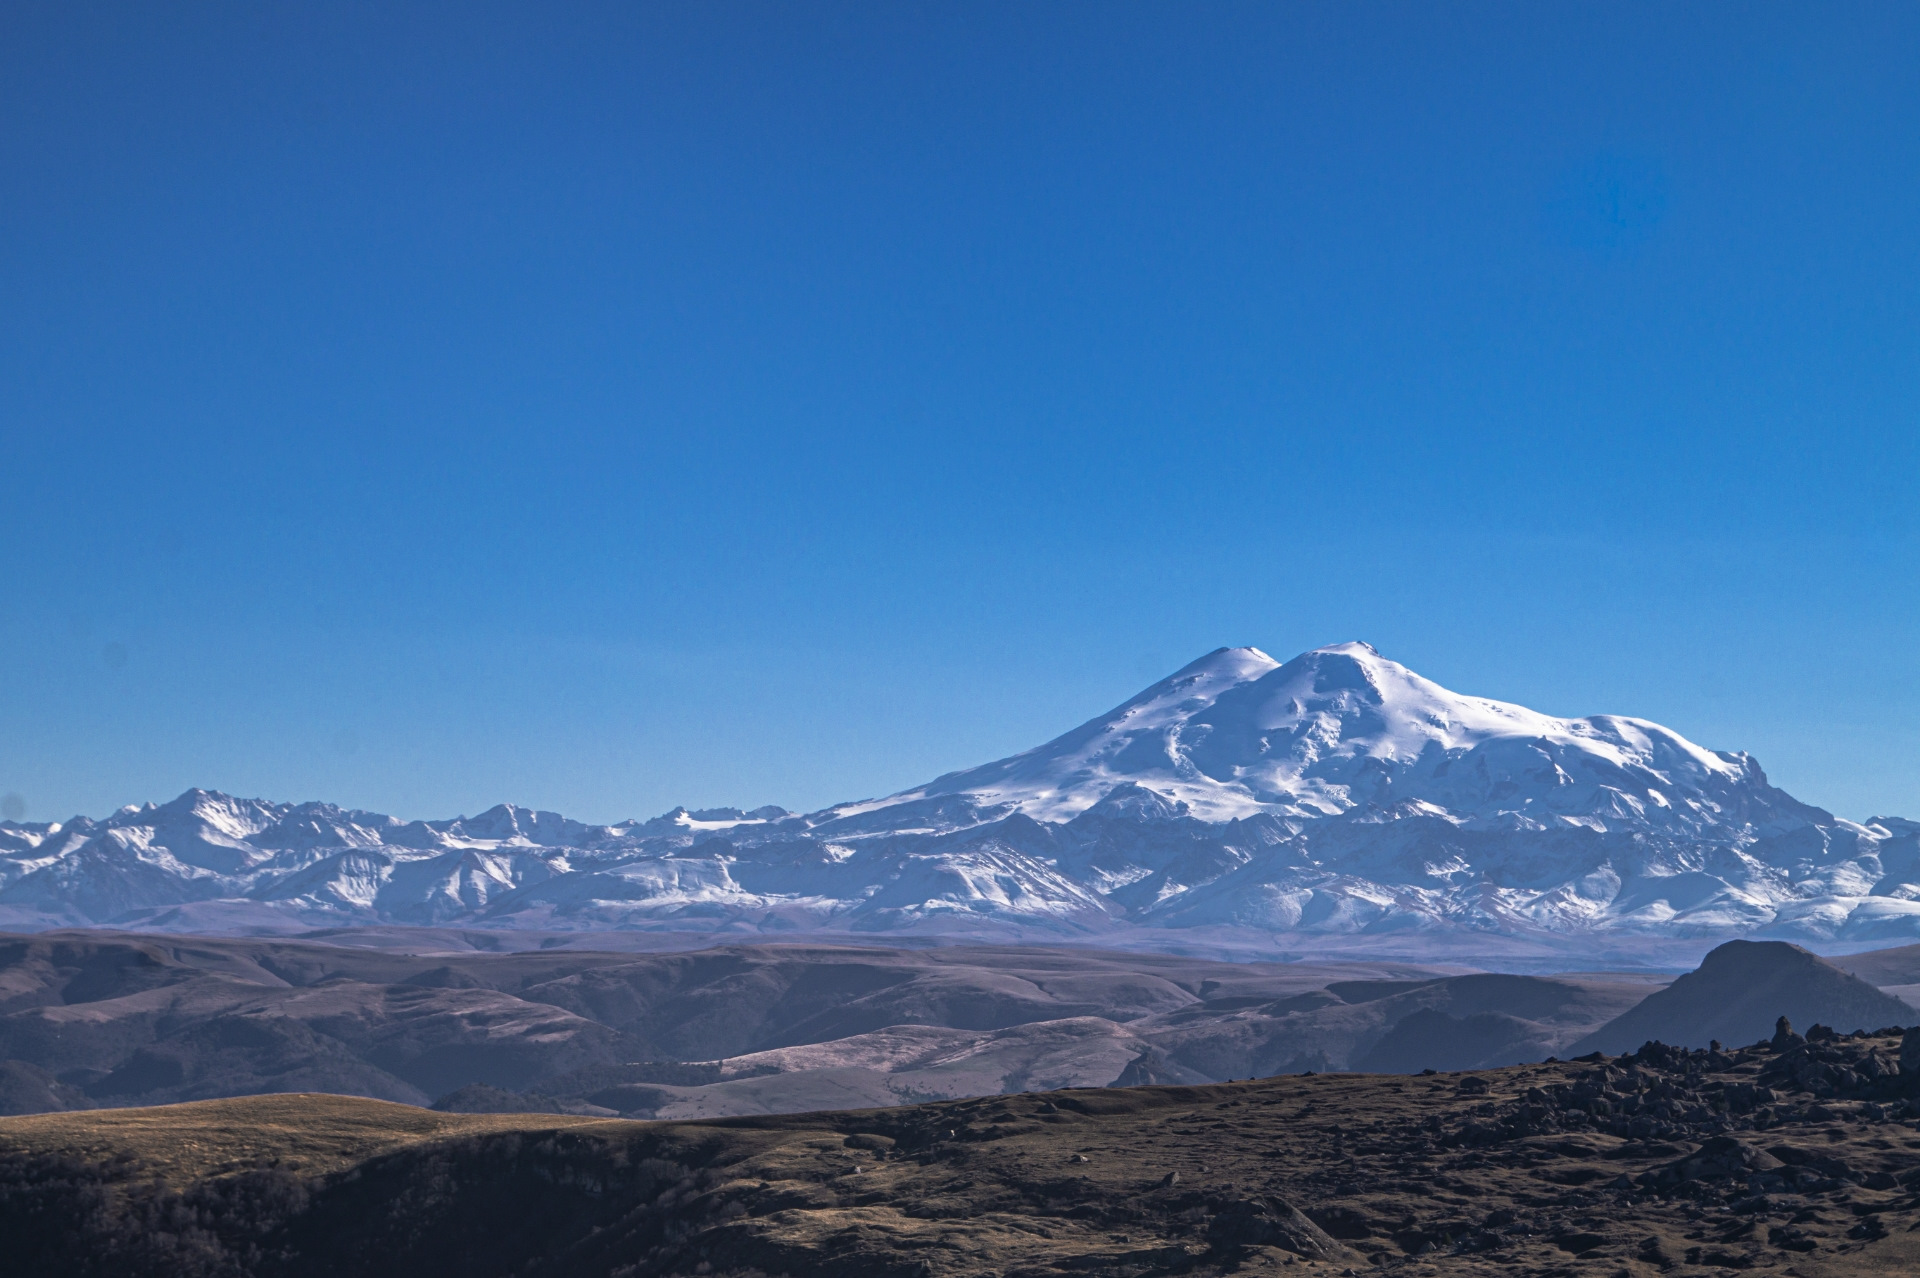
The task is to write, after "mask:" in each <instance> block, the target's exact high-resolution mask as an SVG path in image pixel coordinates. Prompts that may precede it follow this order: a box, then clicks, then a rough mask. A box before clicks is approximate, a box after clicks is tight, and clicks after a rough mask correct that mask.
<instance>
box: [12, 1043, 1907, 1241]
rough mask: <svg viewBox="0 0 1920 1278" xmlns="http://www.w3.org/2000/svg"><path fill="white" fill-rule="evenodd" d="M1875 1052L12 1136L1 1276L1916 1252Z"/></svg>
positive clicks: (1858, 1048)
mask: <svg viewBox="0 0 1920 1278" xmlns="http://www.w3.org/2000/svg"><path fill="white" fill-rule="evenodd" d="M1900 1050H1901V1044H1900V1040H1899V1039H1897V1038H1880V1039H1874V1038H1870V1037H1866V1036H1856V1037H1851V1038H1840V1039H1834V1040H1827V1041H1822V1042H1818V1043H1796V1044H1793V1045H1791V1046H1789V1047H1787V1048H1786V1049H1785V1050H1783V1051H1779V1052H1775V1051H1773V1050H1771V1049H1769V1048H1768V1047H1766V1046H1764V1045H1763V1046H1760V1047H1756V1048H1750V1049H1743V1050H1739V1051H1734V1052H1730V1053H1708V1052H1687V1051H1682V1050H1678V1049H1671V1048H1664V1047H1650V1048H1648V1049H1646V1050H1644V1051H1641V1052H1639V1053H1636V1054H1635V1055H1633V1056H1630V1057H1618V1058H1612V1059H1608V1058H1599V1057H1596V1058H1593V1059H1591V1060H1586V1061H1577V1062H1569V1063H1556V1064H1550V1065H1535V1066H1522V1067H1514V1068H1509V1069H1502V1070H1489V1071H1482V1072H1480V1073H1476V1074H1439V1075H1426V1076H1415V1077H1396V1076H1390V1075H1319V1076H1314V1077H1299V1076H1295V1077H1287V1078H1275V1079H1266V1080H1261V1081H1257V1082H1250V1083H1236V1084H1215V1085H1209V1086H1201V1087H1140V1088H1133V1089H1125V1090H1111V1089H1080V1090H1073V1091H1059V1092H1050V1093H1039V1094H1029V1095H1021V1096H1008V1097H991V1098H986V1099H982V1100H974V1101H963V1102H957V1103H946V1104H937V1105H923V1106H913V1107H907V1108H899V1109H889V1110H868V1111H862V1112H853V1113H816V1114H795V1115H785V1116H775V1117H763V1118H736V1119H726V1120H720V1121H712V1122H704V1123H631V1122H621V1121H593V1120H583V1119H579V1118H572V1117H565V1116H554V1115H499V1116H478V1117H472V1116H454V1115H441V1114H431V1113H425V1112H423V1111H420V1110H416V1109H410V1108H407V1107H403V1106H395V1105H391V1104H385V1103H381V1102H377V1101H364V1100H349V1099H345V1098H340V1097H326V1096H278V1097H259V1098H249V1099H242V1100H231V1101H214V1102H204V1103H200V1104H192V1105H183V1106H177V1107H168V1108H161V1109H148V1110H121V1111H106V1112H98V1113H87V1114H51V1115H40V1116H34V1117H29V1118H14V1119H6V1120H0V1241H4V1244H5V1246H6V1249H7V1252H6V1254H7V1257H8V1262H9V1272H10V1273H13V1274H19V1275H22V1278H39V1276H40V1275H62V1276H65V1275H92V1274H100V1275H106V1274H113V1275H116V1278H162V1276H163V1275H164V1276H165V1278H199V1276H201V1275H208V1276H211V1275H223V1276H228V1278H306V1276H307V1275H313V1276H314V1278H319V1276H320V1275H335V1274H353V1275H356V1276H357V1278H385V1276H387V1275H393V1276H394V1278H401V1276H405V1278H443V1276H444V1278H456V1276H457V1278H491V1276H492V1275H502V1276H504V1275H507V1274H519V1275H528V1276H529V1278H561V1276H563V1275H564V1276H566V1278H574V1276H576V1275H578V1276H581V1278H585V1276H588V1275H592V1276H593V1278H638V1276H639V1275H660V1276H661V1278H667V1276H668V1275H720V1276H721V1278H727V1276H730V1275H731V1276H733V1278H752V1276H754V1275H768V1274H780V1273H784V1274H788V1275H790V1278H894V1276H896V1275H897V1276H898V1278H945V1276H946V1275H956V1276H958V1275H966V1276H967V1278H976V1276H977V1278H987V1276H989V1275H993V1276H995V1278H999V1276H1000V1275H1018V1276H1020V1278H1054V1276H1058V1278H1066V1276H1067V1275H1090V1276H1092V1278H1108V1276H1111V1278H1143V1276H1145V1275H1151V1274H1191V1275H1195V1276H1196V1278H1212V1276H1214V1275H1224V1274H1227V1273H1236V1272H1246V1271H1247V1270H1249V1269H1252V1270H1253V1271H1254V1272H1260V1271H1261V1270H1262V1269H1264V1268H1267V1267H1272V1266H1280V1267H1285V1266H1291V1265H1304V1266H1307V1267H1308V1272H1319V1273H1322V1274H1328V1275H1334V1274H1347V1273H1360V1272H1376V1271H1377V1272H1406V1273H1409V1274H1415V1273H1417V1274H1431V1273H1439V1272H1443V1271H1444V1272H1445V1273H1449V1274H1470V1275H1488V1276H1492V1275H1503V1276H1504V1275H1516V1274H1517V1275H1537V1276H1539V1278H1547V1276H1548V1275H1569V1274H1592V1275H1595V1276H1596V1278H1598V1276H1600V1275H1607V1276H1609V1278H1611V1276H1613V1275H1617V1274H1619V1273H1622V1272H1625V1273H1627V1274H1629V1275H1652V1274H1656V1273H1663V1272H1670V1271H1671V1272H1681V1273H1685V1272H1694V1271H1712V1270H1722V1271H1724V1270H1744V1269H1751V1268H1760V1269H1770V1270H1776V1271H1778V1272H1782V1273H1788V1272H1791V1273H1792V1274H1795V1275H1801V1276H1804V1278H1820V1276H1823V1275H1841V1274H1875V1275H1878V1274H1887V1275H1892V1274H1905V1273H1911V1272H1914V1270H1915V1267H1916V1266H1920V1229H1917V1227H1920V1201H1916V1199H1915V1196H1914V1189H1915V1188H1916V1187H1917V1186H1920V1174H1917V1173H1916V1171H1915V1167H1916V1161H1917V1156H1920V1132H1917V1131H1916V1128H1920V1098H1917V1097H1920V1092H1916V1087H1915V1079H1914V1076H1913V1075H1911V1074H1903V1073H1902V1072H1901V1070H1900V1068H1899V1066H1898V1064H1897V1061H1898V1057H1899V1054H1900Z"/></svg>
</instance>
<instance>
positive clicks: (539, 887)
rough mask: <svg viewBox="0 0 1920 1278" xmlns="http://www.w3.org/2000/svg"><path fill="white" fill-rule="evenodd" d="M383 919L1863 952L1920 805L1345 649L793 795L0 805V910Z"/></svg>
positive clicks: (87, 921)
mask: <svg viewBox="0 0 1920 1278" xmlns="http://www.w3.org/2000/svg"><path fill="white" fill-rule="evenodd" d="M370 922H381V923H410V924H425V925H444V924H449V923H458V924H461V925H465V926H474V927H484V928H516V929H537V930H580V929H601V928H641V929H654V930H679V931H700V932H715V931H735V932H741V933H755V934H762V935H765V934H779V933H794V932H803V933H814V934H818V933H822V932H833V931H841V932H856V933H883V934H885V933H922V934H946V935H957V936H965V937H969V938H975V939H980V938H1009V939H1015V938H1019V937H1051V938H1055V939H1094V938H1106V939H1107V940H1109V941H1112V942H1124V943H1127V944H1154V943H1156V942H1155V941H1154V940H1153V938H1154V937H1166V936H1169V935H1170V934H1171V935H1198V936H1206V937H1209V938H1211V942H1210V943H1218V944H1222V945H1231V946H1233V947H1235V948H1240V949H1245V948H1248V947H1253V948H1261V947H1267V948H1273V949H1282V948H1284V949H1297V948H1299V947H1301V946H1307V947H1309V948H1315V947H1318V948H1326V947H1329V946H1338V945H1342V944H1346V943H1348V941H1347V939H1348V938H1350V939H1351V941H1352V942H1353V943H1360V942H1364V943H1366V944H1367V945H1369V946H1370V947H1372V948H1373V949H1374V950H1375V951H1376V952H1394V949H1393V947H1395V946H1399V947H1402V952H1408V953H1411V952H1413V951H1415V950H1420V951H1423V952H1435V947H1436V946H1438V947H1441V948H1443V949H1444V948H1447V947H1452V948H1454V949H1455V950H1456V951H1459V952H1465V951H1466V950H1471V949H1474V948H1475V947H1479V952H1484V953H1492V952H1494V950H1496V949H1498V948H1499V946H1501V945H1512V946H1518V947H1521V948H1525V947H1533V949H1535V950H1537V951H1555V952H1566V951H1567V950H1569V949H1580V950H1587V951H1591V952H1595V953H1600V952H1606V951H1608V950H1609V949H1610V950H1611V952H1612V953H1613V954H1614V955H1616V956H1619V955H1621V954H1622V952H1623V949H1622V947H1623V946H1627V945H1630V943H1629V942H1627V941H1626V938H1631V937H1643V936H1656V937H1665V938H1670V939H1676V940H1681V941H1685V940H1688V939H1689V938H1700V939H1702V940H1703V941H1704V940H1705V939H1710V938H1716V937H1726V936H1740V935H1760V936H1781V937H1794V938H1805V939H1822V940H1846V941H1857V940H1881V939H1894V938H1909V937H1920V824H1916V823H1914V822H1911V821H1905V820H1902V819H1899V818H1891V817H1889V818H1876V819H1875V820H1874V821H1871V822H1869V823H1867V824H1864V825H1862V824H1856V823H1853V822H1850V821H1845V820H1841V819H1839V818H1836V817H1834V816H1833V815H1832V814H1831V813H1828V812H1825V811H1823V810H1821V809H1819V808H1815V807H1812V806H1810V805H1807V804H1805V803H1801V802H1800V801H1798V800H1796V799H1795V798H1793V797H1792V796H1791V795H1789V794H1786V793H1785V792H1784V791H1781V790H1780V789H1778V788H1777V787H1775V786H1773V785H1772V784H1771V783H1769V782H1768V780H1767V778H1766V774H1765V773H1764V772H1763V771H1762V769H1761V768H1760V765H1759V764H1758V762H1756V761H1755V760H1754V759H1753V758H1751V757H1750V756H1748V755H1745V754H1738V753H1727V752H1718V751H1712V750H1707V749H1704V748H1702V747H1700V746H1698V745H1695V744H1694V743H1692V742H1690V741H1688V740H1686V739H1685V738H1684V737H1682V736H1680V735H1679V734H1678V733H1675V732H1673V731H1671V730H1669V729H1667V728H1663V727H1661V726H1660V725H1658V724H1655V723H1650V722H1647V721H1645V720H1641V719H1632V718H1624V717H1620V716H1613V715H1598V716H1592V717H1588V718H1578V719H1562V718H1555V717H1552V716H1548V715H1543V714H1539V713H1537V712H1535V711H1532V710H1528V709H1526V708H1524V707H1520V706H1515V705H1510V704H1507V703H1503V702H1498V701H1491V700H1487V699H1485V698H1479V697H1471V696H1464V695H1461V694H1457V693H1453V692H1450V691H1448V690H1447V689H1445V688H1442V687H1440V686H1439V685H1438V684H1435V683H1433V682H1431V681H1430V680H1427V679H1424V678H1422V677H1421V676H1419V675H1417V674H1415V673H1414V672H1412V671H1410V670H1408V669H1407V668H1406V667H1404V666H1401V665H1399V664H1398V663H1396V662H1393V661H1390V660H1388V659H1387V658H1385V657H1383V656H1382V655H1380V654H1379V653H1378V652H1376V651H1375V650H1374V649H1373V648H1371V647H1370V646H1368V645H1366V644H1363V643H1343V644H1335V645H1332V646H1330V647H1326V648H1319V649H1315V650H1314V651H1312V652H1307V653H1303V654H1301V655H1300V656H1298V657H1295V658H1294V659H1293V660H1291V661H1288V662H1285V663H1281V662H1277V661H1275V660H1274V659H1273V658H1271V657H1269V656H1267V655H1266V654H1265V653H1262V652H1260V651H1259V650H1257V649H1253V648H1223V649H1220V650H1218V651H1216V652H1214V653H1211V654H1209V655H1207V656H1206V657H1203V658H1201V659H1200V660H1198V661H1196V662H1194V663H1192V664H1191V665H1188V666H1186V667H1185V668H1183V669H1181V670H1180V671H1178V672H1176V673H1175V674H1174V675H1172V676H1170V677H1169V678H1167V679H1164V680H1162V681H1161V682H1159V683H1156V684H1154V685H1153V686H1152V687H1150V688H1148V689H1146V690H1145V691H1143V692H1142V693H1141V694H1139V695H1138V696H1136V697H1134V698H1132V699H1131V700H1129V701H1127V702H1126V703H1124V704H1122V705H1120V706H1118V707H1116V708H1115V709H1114V710H1112V711H1110V712H1109V713H1107V714H1104V715H1101V716H1099V717H1097V718H1095V719H1092V720H1089V721H1088V722H1087V723H1085V724H1082V725H1081V726H1080V727H1078V728H1076V729H1074V730H1073V731H1071V732H1068V733H1066V734H1065V735H1063V736H1060V737H1058V738H1055V739H1054V740H1053V741H1050V742H1048V743H1046V744H1045V745H1042V746H1039V747H1036V748H1035V749H1033V750H1029V751H1026V752H1024V753H1022V754H1018V755H1015V756H1012V757H1011V758H1007V759H1002V760H999V761H997V762H994V763H989V764H985V765H982V766H980V767H977V768H971V769H967V770H964V771H961V772H955V773H950V774H948V775H946V776H943V777H940V778H937V779H935V780H934V781H931V782H929V783H927V784H926V785H923V786H919V787H916V788H914V789H911V790H907V791H903V792H901V793H899V794H895V795H892V796H889V797H886V798H881V799H873V800H865V801H862V802H858V803H848V804H840V805H837V806H835V807H832V808H827V809H824V810H822V811H819V812H815V813H810V814H804V815H802V814H796V813H790V812H787V811H785V810H784V809H780V808H775V807H764V808H757V809H754V810H752V811H742V810H738V809H717V810H707V811H700V812H689V811H687V810H685V809H675V810H674V811H673V812H670V813H667V814H666V815H664V816H662V817H657V818H654V819H653V820H650V821H628V822H622V823H619V824H615V825H600V826H596V825H587V824H583V823H581V822H578V821H573V820H569V819H568V818H566V817H563V816H561V815H559V814H557V813H551V812H535V811H529V810H527V809H524V808H517V807H513V806H511V805H504V804H503V805H501V806H498V807H495V808H493V809H490V810H489V811H487V812H484V813H481V814H480V815H479V816H476V817H458V818H454V819H452V820H445V821H411V822H403V821H400V820H398V819H396V818H393V817H388V816H382V815H380V814H376V813H368V812H359V811H351V810H346V809H341V808H338V807H335V806H333V805H330V804H324V803H304V804H283V803H269V802H264V801H260V800H239V799H234V798H230V797H229V796H226V795H222V794H217V793H213V792H208V791H201V790H192V791H188V792H187V793H186V794H183V795H181V796H180V797H179V798H177V799H175V800H173V801H172V802H170V803H167V804H163V805H159V806H154V805H151V804H149V805H147V806H145V807H128V808H123V809H121V810H120V811H119V812H116V813H114V814H113V815H112V816H110V817H107V818H105V819H104V820H100V821H94V820H91V819H89V818H84V817H82V818H75V819H74V820H72V821H69V822H64V823H56V824H50V825H21V824H15V823H4V824H0V926H11V927H15V928H23V929H33V928H45V927H53V926H61V925H83V926H84V925H99V924H103V923H112V924H116V925H120V926H130V927H140V928H143V929H174V930H183V931H192V930H209V929H212V930H219V929H232V930H250V931H272V930H298V929H300V928H304V927H312V926H329V925H341V924H345V925H357V924H365V923H370ZM1383 946H1384V947H1387V948H1386V949H1385V950H1382V949H1381V947H1383ZM1489 947H1491V948H1489ZM1702 948H1704V944H1703V945H1702ZM1695 952H1698V951H1695Z"/></svg>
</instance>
